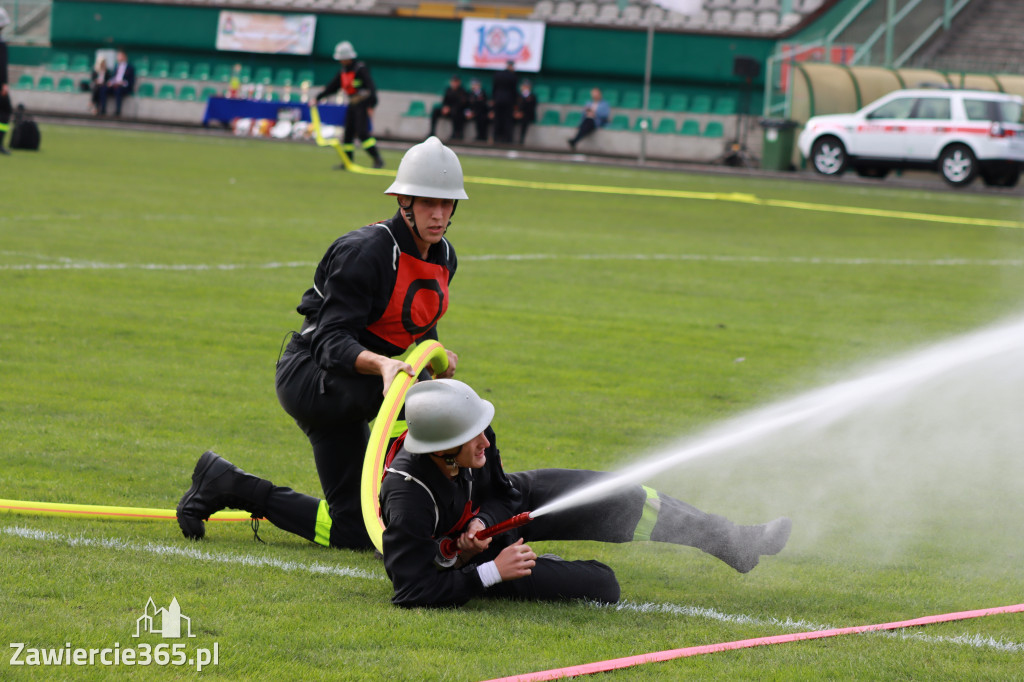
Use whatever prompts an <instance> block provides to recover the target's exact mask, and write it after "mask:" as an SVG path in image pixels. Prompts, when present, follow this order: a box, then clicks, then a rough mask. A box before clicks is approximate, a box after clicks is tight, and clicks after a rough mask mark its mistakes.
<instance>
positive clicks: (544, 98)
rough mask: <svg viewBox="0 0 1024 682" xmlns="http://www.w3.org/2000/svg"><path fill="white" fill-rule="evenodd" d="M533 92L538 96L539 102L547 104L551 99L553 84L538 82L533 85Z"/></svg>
mask: <svg viewBox="0 0 1024 682" xmlns="http://www.w3.org/2000/svg"><path fill="white" fill-rule="evenodd" d="M533 94H535V95H536V96H537V103H538V104H547V103H548V102H550V101H551V86H550V85H544V84H543V83H538V84H537V85H534V86H533Z"/></svg>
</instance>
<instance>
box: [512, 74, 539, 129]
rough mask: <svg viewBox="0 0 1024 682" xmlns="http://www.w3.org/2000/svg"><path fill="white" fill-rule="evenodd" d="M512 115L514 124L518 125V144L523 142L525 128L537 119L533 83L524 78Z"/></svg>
mask: <svg viewBox="0 0 1024 682" xmlns="http://www.w3.org/2000/svg"><path fill="white" fill-rule="evenodd" d="M513 117H514V118H515V125H517V126H518V127H519V144H523V141H524V140H526V130H527V128H529V127H530V124H531V123H533V122H535V121H536V120H537V95H535V94H534V93H533V84H532V83H530V81H528V80H524V81H523V82H522V84H521V85H520V86H519V97H518V98H516V109H515V112H514V113H513Z"/></svg>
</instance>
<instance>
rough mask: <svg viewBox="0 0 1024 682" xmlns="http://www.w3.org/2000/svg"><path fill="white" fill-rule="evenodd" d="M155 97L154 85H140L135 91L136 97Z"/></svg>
mask: <svg viewBox="0 0 1024 682" xmlns="http://www.w3.org/2000/svg"><path fill="white" fill-rule="evenodd" d="M155 95H156V92H155V91H154V89H153V84H152V83H140V84H139V87H138V88H136V89H135V96H136V97H154V96H155Z"/></svg>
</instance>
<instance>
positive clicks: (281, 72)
mask: <svg viewBox="0 0 1024 682" xmlns="http://www.w3.org/2000/svg"><path fill="white" fill-rule="evenodd" d="M274 85H276V86H278V87H285V86H289V85H295V72H294V71H293V70H291V69H278V70H277V73H276V74H274Z"/></svg>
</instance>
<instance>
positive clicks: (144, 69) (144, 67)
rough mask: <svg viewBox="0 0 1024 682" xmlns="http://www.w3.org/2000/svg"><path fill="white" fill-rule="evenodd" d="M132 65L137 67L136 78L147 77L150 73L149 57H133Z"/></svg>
mask: <svg viewBox="0 0 1024 682" xmlns="http://www.w3.org/2000/svg"><path fill="white" fill-rule="evenodd" d="M132 66H134V67H135V77H136V78H145V77H146V76H148V75H149V57H139V58H138V59H133V60H132Z"/></svg>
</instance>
